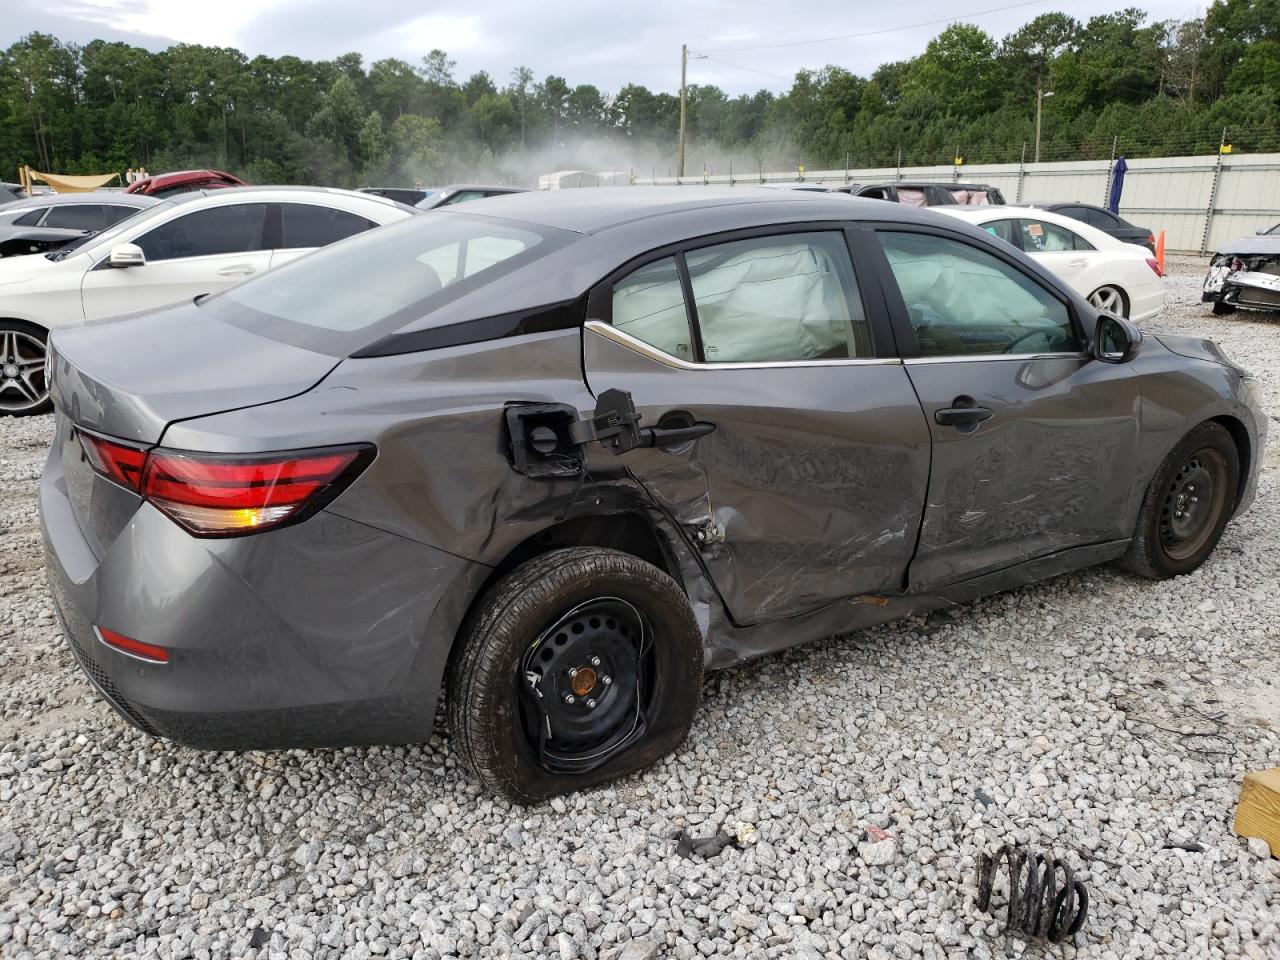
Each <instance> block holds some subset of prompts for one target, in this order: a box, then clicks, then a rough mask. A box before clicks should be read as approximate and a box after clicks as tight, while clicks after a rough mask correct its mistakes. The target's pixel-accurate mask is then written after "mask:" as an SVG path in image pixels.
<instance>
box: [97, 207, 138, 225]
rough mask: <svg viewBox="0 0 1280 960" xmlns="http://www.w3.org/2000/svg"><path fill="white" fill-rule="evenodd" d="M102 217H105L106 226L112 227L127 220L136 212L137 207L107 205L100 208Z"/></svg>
mask: <svg viewBox="0 0 1280 960" xmlns="http://www.w3.org/2000/svg"><path fill="white" fill-rule="evenodd" d="M102 212H103V215H104V216H105V217H106V226H108V227H110V226H114V225H115V224H117V223H119V222H120V221H121V220H127V219H128V218H129V217H132V216H133V215H134V214H135V213H137V212H138V208H137V207H124V206H120V205H119V204H114V203H113V204H108V205H107V206H105V207H103V208H102Z"/></svg>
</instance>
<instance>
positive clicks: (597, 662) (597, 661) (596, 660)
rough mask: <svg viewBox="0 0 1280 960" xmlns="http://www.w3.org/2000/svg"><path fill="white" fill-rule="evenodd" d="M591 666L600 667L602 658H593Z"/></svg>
mask: <svg viewBox="0 0 1280 960" xmlns="http://www.w3.org/2000/svg"><path fill="white" fill-rule="evenodd" d="M591 665H592V666H593V667H598V666H600V658H599V657H592V658H591Z"/></svg>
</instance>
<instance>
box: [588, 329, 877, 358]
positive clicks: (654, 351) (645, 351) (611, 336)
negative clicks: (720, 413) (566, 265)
mask: <svg viewBox="0 0 1280 960" xmlns="http://www.w3.org/2000/svg"><path fill="white" fill-rule="evenodd" d="M583 329H584V330H589V331H591V332H592V333H597V334H599V335H600V336H602V337H604V338H605V339H606V340H612V341H613V342H614V343H616V344H618V345H619V346H623V347H626V348H627V349H629V350H632V351H634V352H635V353H638V354H640V355H641V356H644V357H647V358H649V359H650V360H655V361H657V362H658V363H661V364H663V365H665V366H668V367H672V368H673V369H676V370H765V369H771V368H775V367H778V368H783V369H789V368H793V367H886V366H901V365H902V358H901V357H843V358H832V359H830V360H759V361H755V362H741V361H733V362H730V363H693V362H692V361H689V360H681V359H680V358H679V357H673V356H671V354H669V353H667V352H665V351H663V350H659V349H658V348H657V347H655V346H653V345H651V344H648V343H645V342H644V341H643V340H639V339H637V338H636V337H633V336H631V334H629V333H623V332H622V331H621V330H619V329H618V328H617V327H615V326H613V325H612V324H608V323H605V322H604V321H603V320H588V321H586V322H585V323H584V324H583Z"/></svg>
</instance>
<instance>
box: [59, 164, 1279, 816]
mask: <svg viewBox="0 0 1280 960" xmlns="http://www.w3.org/2000/svg"><path fill="white" fill-rule="evenodd" d="M51 344H52V349H51V351H50V356H51V360H50V363H51V385H52V396H53V400H54V404H55V407H56V416H57V436H56V440H55V442H54V445H53V449H52V451H51V454H50V457H49V461H48V466H47V468H46V471H45V474H44V478H43V482H42V485H41V493H40V503H41V512H42V517H43V528H44V536H45V542H46V545H47V550H48V570H49V578H50V582H51V585H52V589H53V595H54V597H55V598H56V605H57V609H58V611H59V612H60V615H61V617H62V619H63V622H64V626H65V630H66V634H67V637H68V640H69V642H70V645H71V648H72V650H73V651H74V653H75V656H76V658H77V659H78V660H79V662H80V664H81V665H82V666H83V668H84V670H85V672H86V673H87V674H88V676H89V678H90V679H91V681H92V682H93V683H94V685H95V686H96V687H97V688H98V689H99V691H101V693H102V694H103V695H104V696H105V697H106V699H107V700H109V701H110V702H111V704H112V705H113V706H114V707H115V708H116V709H117V710H118V711H119V712H120V714H121V715H122V716H123V717H124V718H125V719H126V720H127V721H128V722H130V723H132V724H133V725H135V726H137V727H139V728H140V729H142V730H145V731H147V732H149V733H152V734H155V735H158V736H164V737H169V738H171V739H173V740H176V741H179V742H181V743H185V744H190V745H193V746H196V747H202V748H210V749H248V748H282V747H298V746H337V745H344V744H368V743H404V742H412V741H423V740H426V739H427V738H428V737H429V736H430V734H431V728H432V721H433V716H434V713H435V709H436V703H437V700H438V698H439V696H440V695H441V691H442V687H447V691H446V703H447V707H448V716H449V722H450V725H451V731H452V741H451V742H452V747H453V749H454V750H455V751H456V753H457V755H458V756H459V757H460V758H461V759H462V761H463V762H464V763H465V764H466V765H467V766H468V767H469V768H470V769H471V770H472V771H473V772H474V774H475V776H476V777H477V778H478V779H479V780H480V781H482V782H483V783H484V784H485V785H486V786H487V787H488V788H490V789H491V790H494V791H496V792H498V793H500V794H503V795H505V796H507V797H509V798H512V799H515V800H518V801H530V800H535V799H537V798H541V797H545V796H548V795H551V794H555V793H557V792H562V791H567V790H574V789H578V788H582V787H586V786H590V785H593V784H598V783H601V782H604V781H606V780H609V779H611V778H614V777H617V776H619V775H623V774H626V773H629V772H631V771H634V770H637V769H639V768H641V767H644V766H646V765H647V764H650V763H652V762H653V761H655V760H656V759H657V758H659V757H661V756H663V755H664V754H666V753H668V752H669V751H671V750H673V749H674V748H675V747H676V746H677V745H678V744H680V742H681V741H682V740H683V739H684V737H685V735H686V733H687V731H688V730H689V726H690V723H691V721H692V718H693V716H694V713H695V711H696V709H697V705H698V700H699V692H700V690H701V685H702V677H703V673H704V671H705V670H708V669H715V668H719V667H724V666H727V665H730V664H734V663H737V662H739V661H742V660H745V659H748V658H751V657H757V656H760V655H763V654H767V653H770V652H772V651H775V650H779V649H781V648H784V647H789V646H791V645H794V644H797V643H802V642H804V641H807V640H811V639H814V638H819V637H824V636H829V635H831V634H833V633H837V632H843V631H848V630H851V629H856V628H860V627H864V626H867V625H870V624H875V623H879V622H883V621H886V620H890V619H893V618H896V617H901V616H905V615H909V614H918V613H921V612H923V611H928V610H932V609H936V608H940V607H946V606H950V605H954V604H957V603H962V602H964V601H966V600H969V599H972V598H974V597H977V596H981V595H983V594H989V593H992V592H995V591H1000V590H1005V589H1008V588H1011V587H1015V586H1018V585H1020V584H1025V583H1028V582H1030V581H1033V580H1037V579H1040V578H1043V577H1049V576H1053V575H1055V574H1058V573H1062V572H1064V571H1068V570H1074V569H1077V568H1081V567H1085V566H1089V565H1092V564H1100V563H1105V562H1109V561H1120V562H1121V564H1122V565H1123V566H1125V567H1126V568H1128V569H1129V570H1131V571H1134V572H1136V573H1138V574H1140V575H1143V576H1146V577H1155V578H1166V577H1173V576H1176V575H1178V574H1182V573H1186V572H1188V571H1191V570H1194V569H1195V568H1196V567H1198V566H1199V565H1200V564H1201V563H1203V562H1204V561H1205V560H1206V558H1208V556H1209V555H1210V553H1211V552H1212V550H1213V548H1214V546H1215V545H1216V543H1217V542H1218V539H1219V537H1220V535H1221V533H1222V530H1223V527H1224V526H1225V524H1226V523H1227V522H1228V521H1229V520H1230V519H1231V517H1232V516H1234V515H1235V514H1237V513H1239V512H1240V511H1241V510H1243V509H1244V508H1245V507H1246V506H1247V505H1248V504H1249V502H1250V501H1251V499H1252V498H1253V496H1254V490H1255V486H1256V482H1257V476H1258V463H1259V460H1260V452H1261V450H1262V448H1263V442H1264V438H1265V437H1264V435H1265V418H1264V417H1263V415H1262V413H1261V412H1260V411H1259V408H1258V404H1257V401H1256V399H1255V396H1254V390H1253V384H1252V381H1251V380H1250V378H1249V376H1248V374H1247V373H1245V372H1244V371H1243V370H1241V369H1240V368H1239V367H1237V366H1236V365H1234V364H1233V363H1232V362H1231V361H1229V360H1228V359H1227V358H1226V357H1225V356H1223V355H1222V353H1221V352H1220V351H1219V350H1218V349H1217V347H1215V346H1214V345H1213V344H1212V343H1211V342H1208V341H1205V340H1199V339H1195V338H1185V337H1165V336H1144V335H1143V334H1141V333H1140V332H1139V331H1138V330H1137V329H1136V328H1135V327H1134V326H1132V325H1131V324H1130V323H1129V322H1127V321H1126V320H1124V319H1122V318H1118V317H1114V316H1109V315H1105V314H1101V315H1100V314H1099V312H1098V310H1097V309H1096V308H1092V307H1090V306H1089V304H1088V303H1087V302H1086V301H1085V300H1083V299H1082V298H1081V297H1079V296H1078V295H1076V294H1075V293H1073V292H1072V291H1071V290H1070V289H1069V288H1068V287H1066V286H1065V285H1063V284H1062V283H1061V282H1059V281H1058V280H1056V279H1055V278H1054V277H1053V276H1052V275H1050V274H1049V273H1048V272H1046V271H1045V270H1043V269H1041V268H1040V267H1039V266H1037V265H1036V264H1035V263H1033V262H1032V261H1031V260H1030V259H1028V258H1027V257H1026V256H1025V255H1023V254H1022V253H1020V252H1018V251H1017V250H1015V249H1013V248H1012V247H1010V246H1009V245H1008V244H1005V243H1002V242H1001V241H999V240H997V239H996V238H993V237H991V236H990V235H988V234H986V233H985V232H984V231H982V230H980V229H978V228H976V227H973V226H971V225H968V224H965V223H962V222H961V221H959V220H957V219H955V218H952V217H944V216H940V215H938V214H936V213H931V212H929V211H927V210H918V209H913V208H911V207H908V206H904V205H890V204H885V203H875V202H873V201H862V200H853V199H850V198H849V197H846V196H839V197H836V196H832V195H824V194H819V193H803V192H789V191H770V190H751V189H744V188H739V189H735V190H731V191H716V190H710V189H707V190H694V189H690V188H681V189H675V190H667V189H658V188H652V189H651V188H643V187H636V188H602V189H594V190H592V189H583V190H573V191H560V192H557V193H554V194H548V193H540V194H539V193H529V194H521V195H515V196H508V197H503V198H501V199H496V200H477V201H475V202H473V203H469V204H467V205H465V207H462V208H460V209H458V210H442V211H440V212H439V213H437V214H434V215H432V216H430V217H414V218H411V219H409V220H407V221H405V222H403V223H399V224H394V225H392V226H389V227H385V228H383V229H380V230H376V231H372V232H370V233H368V234H366V235H362V236H359V237H355V238H352V239H349V240H345V241H342V242H340V243H338V244H335V245H333V246H332V247H329V248H327V249H325V250H323V251H321V252H319V253H316V254H313V255H311V256H308V257H306V258H304V259H303V260H300V261H298V262H297V263H294V264H291V265H289V266H287V267H284V268H282V269H280V270H278V271H273V272H272V273H270V274H267V275H266V276H263V277H261V278H256V279H253V280H251V281H250V282H248V283H245V284H243V285H241V286H238V287H235V288H233V289H230V290H228V291H226V292H224V293H221V294H218V295H216V296H213V297H209V298H207V299H202V300H200V301H199V302H197V303H190V302H188V303H184V304H182V305H181V306H177V307H173V308H169V309H165V310H161V311H157V312H152V313H149V314H145V315H142V316H138V317H135V318H132V319H126V320H121V321H115V322H100V323H92V324H87V325H82V326H80V327H78V328H64V329H60V330H57V331H56V332H55V333H54V335H53V337H52V341H51Z"/></svg>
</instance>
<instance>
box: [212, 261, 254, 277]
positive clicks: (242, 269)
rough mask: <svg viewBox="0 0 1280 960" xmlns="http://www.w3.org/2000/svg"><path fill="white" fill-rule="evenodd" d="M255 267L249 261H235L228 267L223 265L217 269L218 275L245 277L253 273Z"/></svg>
mask: <svg viewBox="0 0 1280 960" xmlns="http://www.w3.org/2000/svg"><path fill="white" fill-rule="evenodd" d="M254 272H256V271H255V268H254V266H253V264H251V263H237V264H234V265H233V266H230V267H223V268H222V269H221V270H219V271H218V276H220V277H247V276H249V274H251V273H254Z"/></svg>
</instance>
